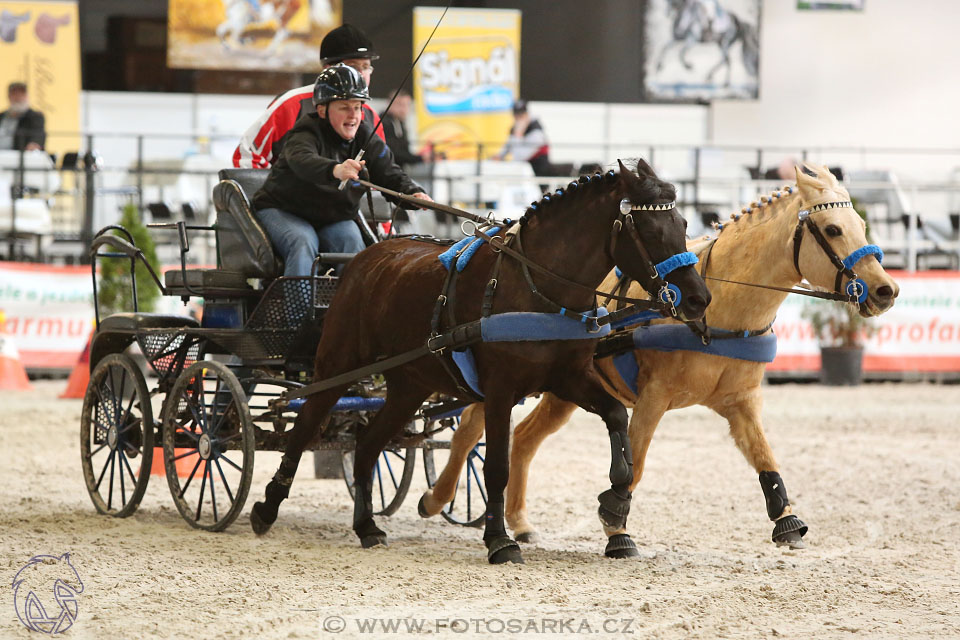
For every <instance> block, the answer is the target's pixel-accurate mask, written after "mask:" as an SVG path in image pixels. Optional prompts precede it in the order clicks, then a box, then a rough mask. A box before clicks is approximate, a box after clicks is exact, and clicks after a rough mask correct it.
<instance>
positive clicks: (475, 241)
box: [437, 227, 500, 271]
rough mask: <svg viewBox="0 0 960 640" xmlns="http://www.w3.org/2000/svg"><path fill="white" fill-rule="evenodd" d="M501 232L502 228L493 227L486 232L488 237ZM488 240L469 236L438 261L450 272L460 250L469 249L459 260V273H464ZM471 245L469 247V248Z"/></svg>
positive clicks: (442, 254)
mask: <svg viewBox="0 0 960 640" xmlns="http://www.w3.org/2000/svg"><path fill="white" fill-rule="evenodd" d="M498 231H500V227H493V228H492V229H490V230H488V231H485V232H484V233H486V234H487V235H488V236H492V235H493V234H495V233H496V232H498ZM484 242H486V240H484V239H483V238H474V237H470V236H467V237H466V238H464V239H463V240H461V241H459V242H458V243H457V244H455V245H453V246H452V247H450V248H449V249H447V250H446V251H444V252H443V253H441V254H440V255H439V256H437V259H438V260H440V263H441V264H442V265H443V266H444V267H446V269H447V271H449V270H450V265H451V264H453V260H454V258H457V254H458V253H460V250H461V249H463V248H464V247H467V249H466V250H465V251H464V252H463V254H462V255H460V257H459V258H457V271H463V270H464V269H465V268H466V266H467V264H468V263H469V262H470V258H472V257H473V254H475V253H476V252H477V249H479V248H480V245H482V244H483V243H484ZM468 245H469V246H468Z"/></svg>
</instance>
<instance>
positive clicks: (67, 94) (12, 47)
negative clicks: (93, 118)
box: [0, 0, 80, 154]
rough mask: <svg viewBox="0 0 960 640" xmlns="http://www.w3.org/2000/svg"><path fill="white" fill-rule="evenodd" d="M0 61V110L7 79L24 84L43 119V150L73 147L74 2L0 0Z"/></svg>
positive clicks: (76, 124) (76, 121) (76, 86)
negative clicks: (0, 101)
mask: <svg viewBox="0 0 960 640" xmlns="http://www.w3.org/2000/svg"><path fill="white" fill-rule="evenodd" d="M0 60H2V64H0V87H2V91H3V95H2V98H0V100H2V104H0V111H6V109H7V107H8V106H9V105H7V87H8V86H9V85H10V83H11V82H24V83H26V85H27V93H28V95H29V98H30V107H31V108H32V109H36V110H37V111H40V112H42V113H43V115H44V117H45V119H46V123H45V125H46V131H47V141H46V146H45V148H46V150H47V151H49V152H50V153H57V154H62V153H63V152H64V151H76V150H77V146H78V144H79V138H78V136H77V134H78V133H79V131H80V28H79V24H78V19H77V3H76V2H75V1H73V0H64V1H62V2H59V1H50V2H19V1H12V0H10V1H8V0H0ZM64 134H68V135H64Z"/></svg>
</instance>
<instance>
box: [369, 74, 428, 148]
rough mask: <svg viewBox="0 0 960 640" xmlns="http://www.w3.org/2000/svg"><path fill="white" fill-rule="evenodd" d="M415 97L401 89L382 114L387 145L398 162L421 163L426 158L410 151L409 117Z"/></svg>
mask: <svg viewBox="0 0 960 640" xmlns="http://www.w3.org/2000/svg"><path fill="white" fill-rule="evenodd" d="M412 102H413V98H411V97H410V93H409V92H407V91H406V90H405V89H401V90H400V92H399V93H398V94H397V99H396V100H394V101H393V104H392V105H390V108H389V109H388V110H387V111H386V112H385V113H384V114H383V115H381V116H380V118H381V119H382V120H383V135H384V137H385V138H386V141H387V146H388V147H390V151H392V152H393V157H394V159H395V160H396V161H397V164H399V165H401V166H404V165H411V164H420V163H421V162H423V161H424V158H423V157H421V156H419V155H417V154H416V153H413V152H412V151H410V139H409V138H408V137H407V125H406V121H407V117H408V116H409V115H410V105H411V104H412Z"/></svg>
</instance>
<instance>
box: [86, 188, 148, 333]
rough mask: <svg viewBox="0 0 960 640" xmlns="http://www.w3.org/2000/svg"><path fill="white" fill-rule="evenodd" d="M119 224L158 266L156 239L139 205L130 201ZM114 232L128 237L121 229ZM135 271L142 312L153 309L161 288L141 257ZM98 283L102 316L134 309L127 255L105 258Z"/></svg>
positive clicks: (124, 208)
mask: <svg viewBox="0 0 960 640" xmlns="http://www.w3.org/2000/svg"><path fill="white" fill-rule="evenodd" d="M120 225H121V226H122V227H124V228H125V229H126V230H127V231H129V232H130V235H132V236H133V241H134V242H135V243H136V245H137V248H139V249H140V250H141V251H143V255H144V257H145V258H146V259H147V262H149V263H150V265H151V266H153V268H154V269H156V267H157V251H156V248H155V245H154V243H153V238H151V237H150V233H149V231H148V230H147V227H146V226H145V225H144V224H143V222H142V221H141V220H140V216H139V215H138V213H137V207H136V206H134V205H133V204H127V205H126V206H125V207H123V213H122V215H121V217H120ZM112 233H113V234H114V235H117V236H120V237H121V238H123V239H124V240H126V237H125V236H123V234H121V233H120V232H119V231H113V232H112ZM135 272H136V277H137V303H138V305H139V309H140V311H153V309H154V307H155V306H156V303H157V300H158V299H159V298H160V291H159V290H158V289H157V287H156V285H155V284H154V283H153V278H151V277H150V273H149V272H148V271H147V268H146V267H145V266H144V265H143V263H142V262H140V261H139V260H138V261H137V265H136V271H135ZM97 286H98V289H99V291H98V293H99V296H98V297H99V300H98V302H99V303H100V315H101V317H106V316H108V315H110V314H111V313H119V312H123V311H133V288H132V287H131V283H130V260H129V259H128V258H102V259H101V260H100V278H99V284H98V285H97Z"/></svg>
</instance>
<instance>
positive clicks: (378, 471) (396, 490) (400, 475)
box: [340, 447, 417, 516]
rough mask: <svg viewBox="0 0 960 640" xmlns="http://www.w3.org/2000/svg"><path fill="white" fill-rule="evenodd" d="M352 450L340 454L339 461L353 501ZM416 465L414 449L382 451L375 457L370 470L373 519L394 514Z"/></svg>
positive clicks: (405, 493) (405, 492) (403, 496)
mask: <svg viewBox="0 0 960 640" xmlns="http://www.w3.org/2000/svg"><path fill="white" fill-rule="evenodd" d="M353 460H354V452H353V450H352V449H351V450H349V451H344V452H343V455H342V456H341V458H340V463H341V465H342V466H343V480H344V482H346V483H347V491H349V492H350V497H351V498H354V499H356V492H355V488H354V483H353ZM416 465H417V457H416V449H414V448H413V447H411V448H408V449H399V448H389V447H388V448H386V449H384V450H383V452H382V453H381V454H380V457H379V458H377V465H376V466H375V467H374V468H373V506H374V508H375V509H376V508H377V505H379V506H380V510H379V511H374V513H373V515H375V516H391V515H393V514H394V513H396V512H397V509H399V508H400V505H401V504H403V499H404V498H406V497H407V491H409V490H410V482H411V481H413V468H414V467H415V466H416Z"/></svg>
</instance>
